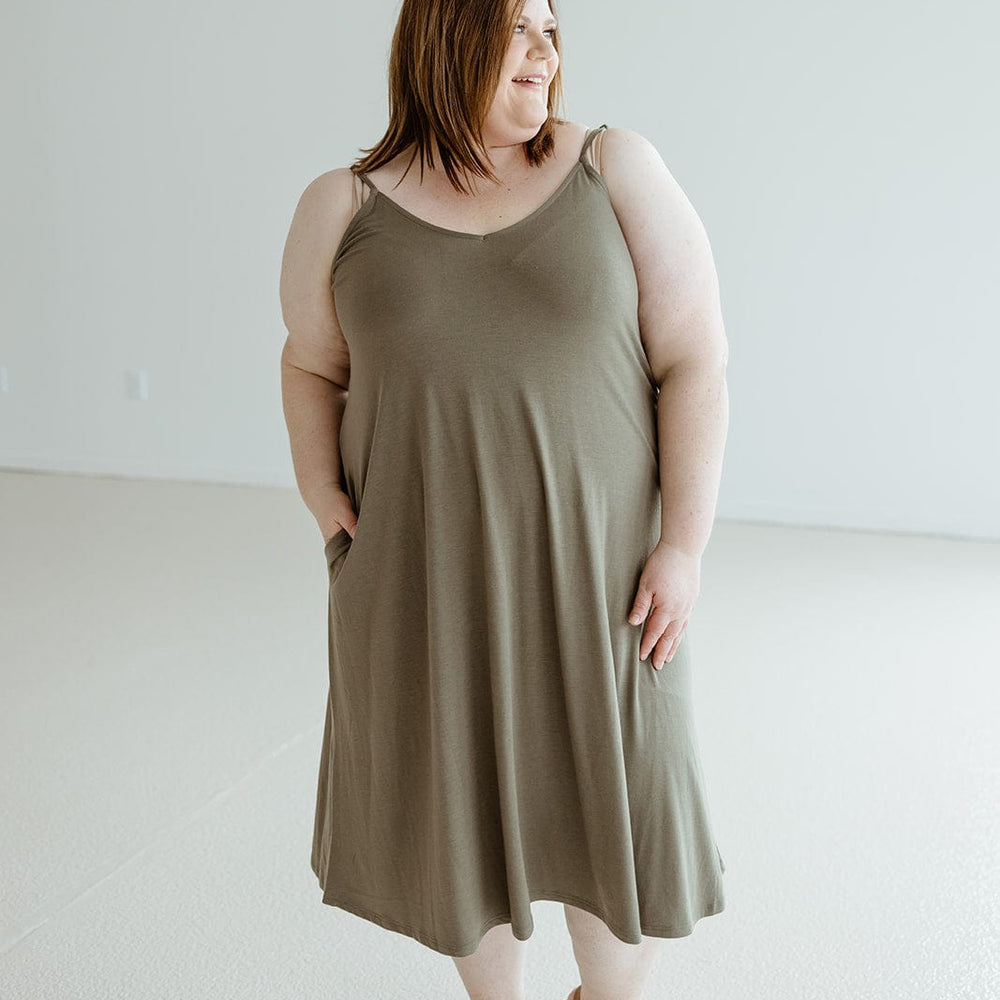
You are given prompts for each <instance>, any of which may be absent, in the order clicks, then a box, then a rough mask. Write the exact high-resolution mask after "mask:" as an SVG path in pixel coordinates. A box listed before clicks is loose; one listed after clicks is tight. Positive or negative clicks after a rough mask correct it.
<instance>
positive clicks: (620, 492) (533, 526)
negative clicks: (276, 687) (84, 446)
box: [312, 125, 725, 957]
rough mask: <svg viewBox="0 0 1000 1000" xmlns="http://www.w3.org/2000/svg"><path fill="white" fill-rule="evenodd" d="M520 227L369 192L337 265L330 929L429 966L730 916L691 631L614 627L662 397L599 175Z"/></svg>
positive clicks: (323, 836) (644, 530)
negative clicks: (340, 924) (546, 915)
mask: <svg viewBox="0 0 1000 1000" xmlns="http://www.w3.org/2000/svg"><path fill="white" fill-rule="evenodd" d="M604 128H606V126H604V125H602V126H600V128H597V129H592V130H589V131H588V133H587V137H586V140H585V142H584V145H583V149H582V150H581V153H580V157H579V159H578V161H577V162H576V163H575V165H574V167H573V168H572V169H571V170H570V171H569V173H568V175H567V176H566V177H565V179H564V181H563V182H562V184H561V185H560V187H559V188H558V189H557V190H556V191H555V192H554V193H553V194H552V195H551V197H549V198H548V199H547V200H546V201H545V203H544V204H543V205H541V207H539V208H538V209H537V210H535V211H534V212H532V213H531V214H530V215H528V216H527V217H526V218H523V219H521V220H520V221H518V222H515V223H514V224H513V225H509V226H505V227H504V228H502V229H499V230H497V231H495V232H492V233H489V234H487V235H476V234H471V233H465V232H458V231H455V230H451V229H445V228H443V227H441V226H437V225H433V224H431V223H429V222H426V221H424V220H422V219H420V218H418V217H417V216H415V215H413V214H411V213H410V212H408V211H406V210H405V209H404V208H403V207H402V206H400V205H398V204H397V203H396V202H394V201H393V200H391V199H390V198H389V197H387V196H386V195H384V194H383V193H381V191H379V190H378V189H376V188H375V187H374V185H373V184H372V183H371V181H369V180H368V178H366V177H363V176H362V180H363V181H364V183H366V184H367V185H368V187H369V188H370V189H371V191H370V195H369V196H368V197H367V198H366V199H365V200H364V201H363V203H362V204H361V207H360V208H359V209H358V210H357V212H356V213H355V214H354V216H353V218H352V219H351V221H350V223H349V225H348V227H347V230H346V231H345V233H344V236H343V239H342V241H341V243H340V245H339V247H338V248H337V252H336V255H335V258H334V263H333V283H332V288H333V293H334V299H335V304H336V311H337V316H338V318H339V321H340V325H341V328H342V330H343V333H344V336H345V338H346V340H347V342H348V346H349V348H350V355H351V380H350V391H349V394H348V398H347V403H346V408H345V410H344V415H343V422H342V425H341V432H340V449H341V459H342V463H343V468H344V475H345V485H346V490H347V493H348V495H349V496H350V499H351V502H352V504H353V506H354V509H355V511H357V513H358V522H357V529H356V532H355V535H354V538H353V539H352V538H351V537H350V535H349V534H348V533H347V532H346V531H345V530H341V531H339V532H338V533H337V534H335V535H334V536H333V537H332V538H331V539H330V540H329V541H328V542H327V544H326V546H325V551H326V560H327V566H328V569H329V590H330V594H329V597H330V599H329V625H328V635H329V679H330V689H329V700H328V704H327V714H326V724H325V728H324V733H323V744H322V756H321V759H320V767H319V782H318V794H317V802H316V813H315V829H314V837H313V848H312V868H313V871H314V873H315V874H316V876H317V878H318V879H319V884H320V887H321V888H322V890H323V900H322V901H323V902H324V903H327V904H330V905H331V906H337V907H341V908H342V909H344V910H347V911H349V912H350V913H352V914H355V915H357V916H359V917H362V918H364V919H366V920H369V921H373V922H374V923H376V924H378V925H380V926H382V927H384V928H387V929H389V930H393V931H397V932H399V933H401V934H405V935H408V936H409V937H411V938H413V939H415V940H417V941H419V942H422V943H423V944H424V945H426V946H427V947H429V948H432V949H434V950H435V951H438V952H440V953H442V954H445V955H450V956H456V957H458V956H464V955H469V954H471V953H473V952H474V951H475V950H476V948H477V946H478V944H479V941H480V939H481V938H482V936H483V934H484V933H485V932H486V931H487V930H489V928H491V927H493V926H494V925H496V924H500V923H510V924H511V926H512V931H513V934H514V936H515V937H517V938H519V939H521V940H526V939H527V938H528V937H529V936H530V935H531V933H532V930H533V927H534V923H533V920H532V913H531V907H530V903H531V902H532V900H540V899H545V900H555V901H560V902H567V903H571V904H573V905H574V906H578V907H580V908H582V909H584V910H589V911H590V912H591V913H593V914H596V915H597V916H598V917H600V918H601V919H602V920H603V921H604V922H605V923H606V924H607V926H608V927H609V928H610V929H611V931H612V932H613V933H614V934H615V935H617V937H619V938H620V939H621V940H622V941H625V942H628V943H631V944H638V943H639V942H640V940H641V937H640V935H645V936H647V937H682V936H685V935H687V934H690V933H691V931H692V927H693V925H694V923H695V922H696V921H697V920H699V919H700V918H701V917H704V916H708V915H711V914H715V913H719V912H720V911H721V910H722V909H723V906H724V898H723V882H722V873H723V872H724V871H725V866H724V863H723V860H722V856H721V854H720V852H719V849H718V847H717V845H716V842H715V839H714V836H713V832H712V826H711V817H710V811H709V806H708V802H707V797H706V791H705V786H704V779H703V774H702V769H701V764H700V761H699V750H698V744H697V737H696V733H695V728H694V724H693V716H692V674H691V671H692V654H693V649H694V645H695V644H694V643H693V642H692V638H693V636H692V632H693V631H694V630H693V628H692V627H689V628H688V629H687V631H686V632H685V634H684V638H683V639H682V641H681V643H680V646H679V647H678V649H677V652H676V655H675V656H674V659H673V661H672V662H670V663H665V664H664V667H663V669H662V670H660V671H656V670H654V669H653V667H652V665H651V663H650V662H649V661H640V660H639V640H640V637H641V634H642V627H641V626H635V625H630V624H629V623H628V621H627V616H628V613H629V610H630V608H631V606H632V602H633V599H634V597H635V593H636V587H637V584H638V581H639V574H640V572H641V570H642V568H643V565H644V563H645V560H646V558H647V557H648V555H649V553H650V551H651V550H652V548H653V546H654V545H655V544H656V541H657V539H658V537H659V533H660V492H659V465H658V453H657V429H656V400H657V385H656V382H655V379H654V377H653V375H652V372H651V370H650V367H649V364H648V361H647V358H646V355H645V352H644V350H643V346H642V343H641V341H640V338H639V327H638V320H637V303H638V291H637V284H636V276H635V271H634V268H633V264H632V260H631V257H630V254H629V251H628V248H627V245H626V242H625V238H624V236H623V234H622V231H621V228H620V226H619V224H618V221H617V217H616V215H615V212H614V209H613V207H612V205H611V201H610V199H609V196H608V189H607V187H606V186H605V183H604V180H603V178H602V176H601V174H600V172H599V170H598V169H597V167H596V166H595V162H599V161H595V160H593V159H592V158H591V156H590V155H589V154H588V147H589V146H590V144H591V141H592V139H593V138H594V136H595V135H597V134H599V133H600V132H601V131H602V130H603V129H604Z"/></svg>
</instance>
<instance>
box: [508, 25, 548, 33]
mask: <svg viewBox="0 0 1000 1000" xmlns="http://www.w3.org/2000/svg"><path fill="white" fill-rule="evenodd" d="M526 27H527V25H526V24H519V25H518V26H517V28H526ZM517 28H515V29H514V30H515V31H517ZM555 33H556V29H555V28H546V29H545V31H543V32H542V34H543V35H545V34H552V35H554V34H555Z"/></svg>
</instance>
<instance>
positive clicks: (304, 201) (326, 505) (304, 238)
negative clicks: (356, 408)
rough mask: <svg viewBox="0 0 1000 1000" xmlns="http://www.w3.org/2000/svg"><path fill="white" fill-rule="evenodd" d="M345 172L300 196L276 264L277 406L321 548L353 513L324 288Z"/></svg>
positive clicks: (347, 199)
mask: <svg viewBox="0 0 1000 1000" xmlns="http://www.w3.org/2000/svg"><path fill="white" fill-rule="evenodd" d="M351 182H352V177H351V174H350V171H349V170H347V169H346V168H342V169H338V170H331V171H329V172H327V173H325V174H322V175H321V176H320V177H317V178H316V179H315V180H314V181H312V183H310V184H309V186H308V187H307V188H306V189H305V191H304V192H303V193H302V196H301V197H300V199H299V202H298V205H297V206H296V208H295V215H294V217H293V218H292V223H291V227H290V229H289V232H288V238H287V240H286V242H285V250H284V255H283V257H282V262H281V280H280V297H281V314H282V319H283V320H284V323H285V327H286V328H287V330H288V337H287V338H286V340H285V345H284V347H283V348H282V351H281V398H282V407H283V410H284V414H285V423H286V425H287V427H288V439H289V445H290V447H291V453H292V464H293V466H294V469H295V480H296V483H297V485H298V488H299V492H300V494H301V495H302V499H303V501H304V502H305V505H306V507H308V508H309V510H310V512H311V513H312V515H313V516H314V517H315V518H316V522H317V524H318V525H319V528H320V533H321V534H322V536H323V538H324V540H325V539H327V538H329V537H331V536H332V535H333V534H335V533H336V531H337V530H339V528H340V527H345V528H347V529H348V531H349V532H350V533H351V535H352V536H353V533H354V526H355V523H356V521H357V516H356V512H355V511H354V510H353V509H352V508H351V504H350V500H349V499H348V497H347V495H346V493H345V492H344V483H343V469H342V466H341V460H340V423H341V419H342V417H343V412H344V405H345V403H346V402H347V391H348V385H349V383H350V377H351V358H350V353H349V351H348V347H347V341H346V340H345V339H344V335H343V332H342V331H341V329H340V324H339V323H338V321H337V314H336V311H335V309H334V303H333V292H332V290H331V288H330V276H331V267H332V263H333V255H334V252H335V251H336V248H337V246H338V244H339V243H340V240H341V238H342V236H343V234H344V230H345V229H346V227H347V223H348V222H349V221H350V216H351Z"/></svg>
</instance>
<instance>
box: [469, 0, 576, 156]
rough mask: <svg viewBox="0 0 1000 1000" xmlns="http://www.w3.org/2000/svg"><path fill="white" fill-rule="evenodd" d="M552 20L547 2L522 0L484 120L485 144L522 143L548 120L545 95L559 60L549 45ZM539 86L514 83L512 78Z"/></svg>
mask: <svg viewBox="0 0 1000 1000" xmlns="http://www.w3.org/2000/svg"><path fill="white" fill-rule="evenodd" d="M555 23H556V22H555V18H554V17H553V16H552V11H551V10H550V9H549V5H548V0H525V4H524V7H523V9H522V10H521V16H520V17H519V18H518V20H517V23H516V24H515V26H514V30H513V32H512V33H511V39H510V45H509V47H508V49H507V58H506V60H505V61H504V68H503V72H502V73H501V74H500V85H499V87H498V88H497V92H496V96H495V97H494V98H493V105H492V107H491V108H490V112H489V114H488V115H487V117H486V125H485V128H486V140H487V143H488V144H496V145H499V146H503V145H508V144H514V143H521V142H526V141H527V140H528V139H530V138H531V137H532V136H533V135H535V134H536V133H537V132H538V130H539V129H540V128H541V127H542V125H544V124H545V120H546V119H547V118H548V116H549V112H548V94H549V86H550V84H551V83H552V77H553V75H554V74H555V72H556V69H557V68H558V66H559V56H558V54H557V53H556V50H555V47H554V46H553V44H552V38H553V36H554V34H555V30H554V29H555ZM524 76H535V77H540V78H541V82H540V83H515V78H516V77H524Z"/></svg>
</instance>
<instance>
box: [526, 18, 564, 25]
mask: <svg viewBox="0 0 1000 1000" xmlns="http://www.w3.org/2000/svg"><path fill="white" fill-rule="evenodd" d="M521 20H522V21H525V22H526V23H527V24H531V18H530V17H522V18H521ZM545 23H546V24H558V23H559V22H558V21H556V19H555V18H554V17H550V18H549V19H548V20H547V21H546V22H545Z"/></svg>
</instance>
